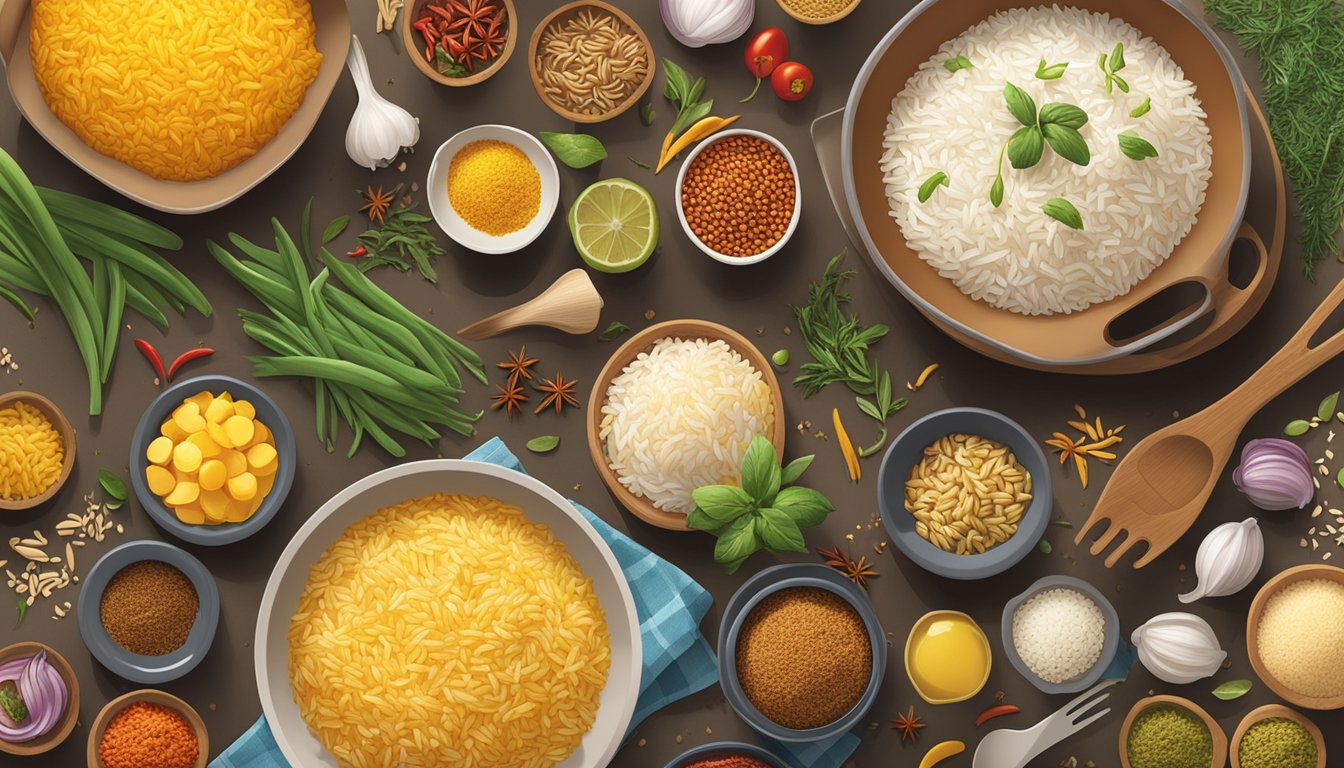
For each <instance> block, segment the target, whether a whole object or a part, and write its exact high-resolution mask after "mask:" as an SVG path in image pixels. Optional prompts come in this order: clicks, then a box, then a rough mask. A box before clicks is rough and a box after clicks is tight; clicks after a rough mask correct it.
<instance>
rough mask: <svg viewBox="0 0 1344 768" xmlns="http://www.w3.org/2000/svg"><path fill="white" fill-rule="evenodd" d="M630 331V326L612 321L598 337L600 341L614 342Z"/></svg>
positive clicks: (618, 321)
mask: <svg viewBox="0 0 1344 768" xmlns="http://www.w3.org/2000/svg"><path fill="white" fill-rule="evenodd" d="M629 330H630V326H628V325H626V324H625V323H622V322H621V321H620V320H612V321H611V322H610V323H608V324H607V327H606V328H603V329H602V332H601V333H599V334H598V335H597V340H598V341H614V340H616V339H618V338H620V337H621V336H623V335H624V334H625V333H626V332H628V331H629Z"/></svg>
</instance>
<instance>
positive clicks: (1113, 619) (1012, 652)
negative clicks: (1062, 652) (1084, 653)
mask: <svg viewBox="0 0 1344 768" xmlns="http://www.w3.org/2000/svg"><path fill="white" fill-rule="evenodd" d="M1059 588H1063V589H1072V590H1074V591H1077V592H1082V593H1083V594H1084V595H1087V596H1088V597H1090V598H1092V602H1094V603H1096V604H1097V608H1098V609H1099V610H1100V611H1101V617H1102V618H1103V619H1104V620H1105V622H1106V628H1105V630H1104V633H1105V638H1104V639H1103V640H1102V642H1101V656H1100V657H1098V659H1097V663H1096V664H1093V665H1092V668H1091V669H1089V670H1088V671H1086V672H1084V673H1083V674H1082V675H1080V676H1078V677H1076V678H1074V679H1073V680H1070V681H1068V682H1066V683H1048V682H1046V681H1045V680H1042V679H1041V678H1039V677H1037V676H1036V673H1035V672H1032V671H1031V669H1030V668H1029V667H1028V666H1027V663H1026V662H1025V661H1023V660H1022V657H1021V656H1018V655H1017V647H1016V646H1014V645H1013V614H1014V613H1015V612H1016V611H1017V607H1018V606H1019V605H1021V604H1023V603H1025V602H1026V601H1027V600H1029V599H1031V597H1032V596H1033V595H1036V594H1039V593H1041V592H1045V591H1046V590H1050V589H1059ZM1000 633H1001V635H1002V637H1003V652H1004V654H1005V655H1006V656H1007V657H1008V663H1010V664H1012V665H1013V669H1016V670H1017V672H1018V674H1020V675H1022V676H1023V677H1025V678H1026V679H1027V681H1028V682H1030V683H1031V684H1032V685H1034V686H1036V687H1037V688H1039V689H1040V690H1041V691H1042V692H1044V693H1078V692H1079V691H1084V690H1087V689H1088V688H1090V687H1091V686H1092V684H1093V683H1095V682H1097V681H1098V680H1100V679H1101V676H1102V674H1103V673H1104V672H1105V671H1106V668H1107V667H1109V666H1110V664H1111V661H1112V660H1113V659H1114V658H1115V649H1116V648H1117V647H1118V646H1119V644H1120V616H1119V615H1118V614H1117V613H1116V612H1115V606H1113V605H1111V601H1110V600H1107V599H1106V597H1105V596H1104V595H1102V594H1101V591H1100V590H1098V589H1097V588H1096V587H1094V586H1092V585H1091V584H1088V583H1087V582H1086V581H1083V580H1082V579H1075V578H1074V577H1072V576H1046V577H1044V578H1041V579H1038V580H1037V581H1036V583H1035V584H1032V585H1031V586H1030V587H1027V590H1026V591H1025V592H1023V593H1022V594H1020V595H1018V596H1017V597H1014V598H1013V599H1011V600H1009V601H1008V602H1007V603H1006V604H1004V606H1003V620H1002V622H1001V623H1000Z"/></svg>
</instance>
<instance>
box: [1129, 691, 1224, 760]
mask: <svg viewBox="0 0 1344 768" xmlns="http://www.w3.org/2000/svg"><path fill="white" fill-rule="evenodd" d="M1158 704H1170V705H1172V706H1176V707H1181V708H1182V709H1187V710H1189V711H1191V712H1193V713H1194V714H1195V715H1197V716H1198V717H1199V719H1201V720H1203V721H1204V725H1205V726H1207V727H1208V729H1209V736H1210V737H1212V739H1213V762H1211V763H1209V768H1223V766H1225V765H1227V734H1226V733H1223V729H1222V728H1221V727H1220V726H1219V725H1218V721H1217V720H1214V719H1213V717H1212V716H1210V715H1209V713H1208V712H1205V711H1204V708H1203V707H1201V706H1199V705H1198V704H1196V703H1195V702H1193V701H1191V700H1189V699H1186V698H1182V697H1180V696H1149V697H1148V698H1146V699H1139V700H1138V701H1137V702H1135V703H1134V706H1133V707H1132V708H1130V710H1129V714H1128V715H1126V716H1125V722H1124V725H1121V726H1120V768H1131V766H1130V764H1129V730H1130V728H1133V727H1134V719H1135V718H1137V717H1138V716H1139V715H1140V714H1141V713H1142V712H1143V711H1144V710H1146V709H1148V708H1149V707H1153V706H1156V705H1158Z"/></svg>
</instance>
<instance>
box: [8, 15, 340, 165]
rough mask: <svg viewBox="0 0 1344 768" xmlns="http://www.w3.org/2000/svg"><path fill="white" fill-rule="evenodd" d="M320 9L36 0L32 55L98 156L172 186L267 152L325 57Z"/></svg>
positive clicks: (65, 117)
mask: <svg viewBox="0 0 1344 768" xmlns="http://www.w3.org/2000/svg"><path fill="white" fill-rule="evenodd" d="M315 31H316V27H315V25H314V23H313V13H312V7H311V6H310V5H309V3H308V0H153V1H152V2H143V3H141V2H127V0H34V1H33V7H32V23H31V27H30V32H29V47H30V55H31V59H32V65H33V72H34V74H35V75H36V77H37V83H38V86H39V88H40V89H41V91H42V95H43V98H44V99H45V100H46V102H47V106H48V107H49V108H50V109H51V111H52V113H53V114H55V115H56V117H57V118H59V119H60V121H61V122H63V123H65V125H66V126H68V127H69V128H70V129H71V130H72V131H74V132H75V134H76V135H78V136H79V138H80V139H82V140H83V141H84V142H85V143H87V144H88V145H89V146H90V147H92V148H93V149H95V150H97V151H98V152H100V153H102V154H104V155H107V156H109V157H112V158H114V159H116V160H119V161H121V162H123V163H125V164H126V165H129V166H131V167H133V168H136V169H138V170H140V171H143V172H144V173H146V174H149V175H150V176H152V177H154V178H156V179H161V180H168V181H197V180H200V179H205V178H209V177H211V176H215V175H218V174H220V173H223V172H224V171H227V170H229V169H230V168H233V167H234V166H236V165H238V164H239V163H241V162H243V161H244V160H246V159H247V158H249V157H251V156H252V155H254V154H256V153H257V151H258V150H259V149H261V148H262V147H263V146H265V145H266V143H267V142H269V141H270V140H271V139H272V138H274V137H275V135H276V134H277V133H278V132H279V131H280V129H281V127H283V126H284V124H285V123H286V122H287V121H288V120H289V118H290V117H291V116H292V115H293V114H294V112H295V111H296V110H297V109H298V108H299V105H300V104H301V103H302V102H303V97H304V93H305V92H306V91H307V89H308V86H309V85H310V84H311V83H312V82H313V80H314V79H315V78H316V77H317V72H318V68H319V67H320V66H321V64H322V54H321V53H319V52H318V51H317V48H316V47H315V45H314V34H315Z"/></svg>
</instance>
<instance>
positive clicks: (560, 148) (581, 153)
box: [537, 131, 607, 168]
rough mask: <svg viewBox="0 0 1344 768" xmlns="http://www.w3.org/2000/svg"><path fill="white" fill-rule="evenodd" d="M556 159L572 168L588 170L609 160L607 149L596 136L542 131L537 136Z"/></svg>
mask: <svg viewBox="0 0 1344 768" xmlns="http://www.w3.org/2000/svg"><path fill="white" fill-rule="evenodd" d="M537 136H538V137H539V138H540V139H541V143H542V144H545V145H546V146H547V147H548V148H549V149H550V150H551V152H553V153H555V158H556V159H557V160H559V161H560V162H562V163H564V164H565V165H567V166H569V167H570V168H587V167H588V166H590V165H593V164H594V163H600V162H602V161H603V160H605V159H607V148H606V147H604V146H602V142H601V141H599V140H598V139H597V137H595V136H589V135H588V134H586V133H556V132H555V131H541V132H540V133H538V134H537Z"/></svg>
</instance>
